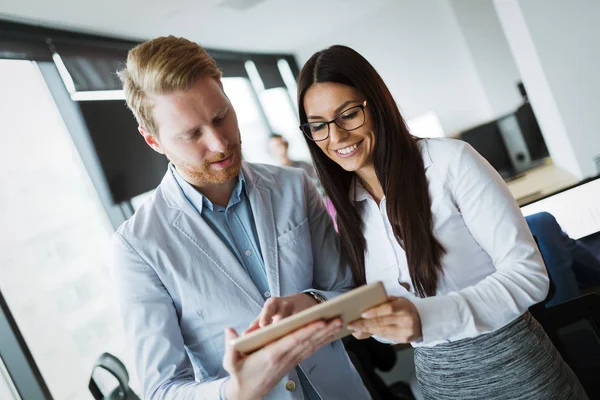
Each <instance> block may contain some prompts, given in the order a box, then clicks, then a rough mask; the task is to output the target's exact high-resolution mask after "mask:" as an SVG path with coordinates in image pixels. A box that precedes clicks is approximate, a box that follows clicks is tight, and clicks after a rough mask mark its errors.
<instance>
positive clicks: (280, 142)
mask: <svg viewBox="0 0 600 400" xmlns="http://www.w3.org/2000/svg"><path fill="white" fill-rule="evenodd" d="M269 152H270V153H271V156H272V157H273V158H274V159H275V162H276V163H277V165H281V166H282V167H294V168H300V169H302V170H304V172H306V174H307V175H308V176H309V178H311V179H313V180H315V181H317V173H316V172H315V169H314V168H313V166H312V165H310V164H309V163H307V162H306V161H300V160H298V161H296V160H292V159H290V157H289V154H288V152H289V143H288V141H287V140H285V138H284V137H283V136H281V135H280V134H278V133H272V134H271V136H270V137H269Z"/></svg>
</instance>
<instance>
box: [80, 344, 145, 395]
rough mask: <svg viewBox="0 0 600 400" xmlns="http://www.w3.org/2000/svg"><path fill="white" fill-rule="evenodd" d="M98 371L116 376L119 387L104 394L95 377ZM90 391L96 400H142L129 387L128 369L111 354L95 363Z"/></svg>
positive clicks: (105, 354) (89, 386) (103, 355)
mask: <svg viewBox="0 0 600 400" xmlns="http://www.w3.org/2000/svg"><path fill="white" fill-rule="evenodd" d="M97 369H103V370H105V371H108V372H109V373H110V374H111V375H112V376H114V377H115V378H116V379H117V381H118V382H119V385H118V386H117V387H116V388H115V389H113V390H112V391H110V392H109V393H107V394H104V393H102V391H101V390H100V387H99V385H98V384H99V382H97V380H96V378H95V377H94V372H95V371H96V370H97ZM88 389H90V392H92V396H94V399H95V400H140V398H139V397H138V396H137V395H136V394H135V393H134V392H133V391H132V390H131V388H130V387H129V374H128V373H127V368H125V365H123V363H122V362H121V360H119V359H118V358H117V357H115V356H113V355H112V354H110V353H104V354H102V355H101V356H100V357H98V359H97V360H96V362H95V363H94V367H93V368H92V374H91V377H90V382H89V384H88Z"/></svg>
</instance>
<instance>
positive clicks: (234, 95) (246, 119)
mask: <svg viewBox="0 0 600 400" xmlns="http://www.w3.org/2000/svg"><path fill="white" fill-rule="evenodd" d="M223 88H224V90H225V93H226V94H227V97H229V99H230V100H231V104H232V105H233V108H234V109H235V112H236V114H237V118H238V124H239V126H240V132H241V136H242V154H243V157H244V160H246V161H250V162H258V163H265V162H270V157H269V155H268V151H267V150H268V140H269V134H270V132H269V127H268V126H267V124H266V123H265V120H264V117H263V114H262V111H261V109H260V108H259V105H258V103H257V101H256V96H255V94H254V91H253V90H252V85H251V84H250V81H249V80H248V79H246V78H223Z"/></svg>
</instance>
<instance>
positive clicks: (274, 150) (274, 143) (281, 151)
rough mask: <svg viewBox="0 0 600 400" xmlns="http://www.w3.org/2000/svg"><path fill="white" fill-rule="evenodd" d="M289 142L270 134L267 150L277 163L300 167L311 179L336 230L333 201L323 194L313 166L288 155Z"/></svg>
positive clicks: (275, 134) (279, 136)
mask: <svg viewBox="0 0 600 400" xmlns="http://www.w3.org/2000/svg"><path fill="white" fill-rule="evenodd" d="M288 150H289V144H288V141H287V140H285V138H284V137H283V136H281V135H279V134H277V133H273V134H271V137H270V138H269V151H270V152H271V156H273V158H274V159H275V160H276V161H277V163H278V165H282V166H286V167H294V168H300V169H302V170H304V171H305V172H306V174H307V175H308V176H309V178H311V179H312V180H313V182H314V183H315V186H316V187H317V190H318V191H319V194H320V195H321V196H322V197H323V203H324V204H325V208H326V209H327V213H328V214H329V216H330V217H331V220H332V221H333V225H334V228H335V230H336V231H337V223H336V222H335V208H334V207H333V203H332V202H331V199H330V198H329V197H327V195H326V194H325V190H324V189H323V186H321V183H320V182H319V179H318V178H317V173H316V171H315V169H314V167H313V166H312V165H311V164H309V163H307V162H306V161H293V160H291V159H290V158H289V156H288Z"/></svg>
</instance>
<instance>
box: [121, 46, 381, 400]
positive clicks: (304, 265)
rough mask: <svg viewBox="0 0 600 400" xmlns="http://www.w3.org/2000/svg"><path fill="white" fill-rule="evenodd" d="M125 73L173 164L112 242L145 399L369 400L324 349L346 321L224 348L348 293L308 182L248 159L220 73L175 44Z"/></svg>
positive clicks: (147, 126) (131, 98) (138, 107)
mask: <svg viewBox="0 0 600 400" xmlns="http://www.w3.org/2000/svg"><path fill="white" fill-rule="evenodd" d="M119 76H120V78H121V80H122V82H123V89H124V91H125V94H126V99H127V104H128V106H129V107H130V109H131V110H132V112H133V114H134V115H135V117H136V119H137V121H138V123H139V132H140V133H141V134H142V136H143V137H144V139H145V141H146V143H147V144H148V145H149V146H150V147H151V148H152V149H153V150H155V151H157V152H159V153H161V154H164V155H165V156H166V157H167V158H168V159H169V160H170V161H171V162H170V164H169V168H168V171H167V172H166V174H165V177H164V179H163V181H162V182H161V184H160V185H159V187H158V188H157V190H156V193H155V195H154V196H153V197H152V198H151V199H150V200H149V201H148V202H147V203H146V204H144V205H143V206H142V207H141V208H140V209H139V210H138V211H137V212H136V214H135V215H134V216H133V217H132V218H131V219H129V220H128V221H127V222H125V223H124V224H123V225H122V226H121V227H120V228H119V229H118V230H117V232H116V233H115V235H114V236H113V242H112V254H113V260H114V262H113V276H114V279H115V282H116V285H117V291H118V294H119V296H118V297H119V302H120V307H121V310H122V315H123V321H124V326H125V331H126V334H127V336H128V338H129V340H130V341H131V343H132V346H133V350H134V353H135V364H136V365H135V366H136V370H137V373H138V375H139V377H140V379H141V381H142V383H143V391H144V393H143V397H144V398H145V399H163V398H168V399H173V398H177V399H179V398H185V399H219V398H222V399H223V398H226V399H228V400H234V399H259V398H267V399H309V400H316V399H319V398H323V399H365V398H370V397H369V395H368V392H367V391H366V389H365V388H364V386H363V385H362V382H361V379H360V377H359V376H358V374H357V373H356V371H355V370H354V368H353V366H352V365H351V363H350V361H349V359H348V357H347V355H346V354H345V351H344V348H343V346H342V344H341V342H339V341H338V342H334V343H332V344H331V345H327V346H322V345H323V344H324V343H326V342H327V341H328V339H329V337H331V335H332V334H334V333H336V332H337V331H338V330H339V325H340V321H333V322H330V323H327V324H326V323H323V322H319V323H316V324H313V325H310V326H308V327H305V328H303V329H301V330H299V331H297V332H295V333H293V334H291V335H289V336H288V337H286V338H284V339H282V340H280V341H278V342H276V343H273V344H272V345H270V346H267V347H265V348H264V349H262V350H261V351H259V352H256V353H253V354H252V355H249V356H244V355H242V354H238V353H236V352H235V351H233V350H232V349H231V348H230V346H229V345H228V344H227V343H228V341H229V340H230V339H232V338H235V337H236V335H237V333H236V331H237V332H240V331H243V330H244V329H245V328H248V327H249V326H250V329H256V327H258V326H264V325H267V324H269V323H271V322H272V321H274V320H277V319H279V318H284V317H285V316H287V315H289V314H290V313H294V312H298V311H300V310H303V309H305V308H307V307H310V306H312V305H314V304H316V303H317V301H318V300H325V299H327V298H330V297H332V296H335V295H337V294H339V293H341V292H343V291H346V290H348V289H349V288H350V287H351V286H352V279H351V275H350V272H349V270H348V269H347V268H346V267H345V265H343V264H342V263H341V261H340V254H339V246H338V242H337V238H336V235H335V232H334V229H333V226H332V222H331V219H330V218H329V217H328V216H327V212H326V210H325V209H324V207H323V205H322V201H321V200H320V197H319V195H318V194H317V192H316V189H315V187H314V185H313V184H312V182H311V181H310V179H309V178H308V177H307V176H306V175H305V174H304V173H303V172H302V171H300V170H297V169H292V168H279V167H273V166H265V165H254V164H249V163H245V162H242V157H241V141H240V131H239V127H238V124H237V118H236V113H235V110H234V109H233V107H232V105H231V103H230V101H229V99H228V98H227V96H226V94H225V93H224V91H223V85H222V83H221V80H220V78H221V72H220V71H219V69H218V68H217V66H216V64H215V62H214V61H213V60H212V59H211V58H210V57H209V56H208V54H207V53H206V51H205V50H204V49H203V48H202V47H200V46H198V45H197V44H195V43H193V42H190V41H188V40H186V39H182V38H175V37H172V36H170V37H160V38H157V39H154V40H151V41H149V42H146V43H143V44H141V45H139V46H137V47H136V48H134V49H132V50H131V51H130V52H129V56H128V59H127V65H126V68H125V69H124V70H122V71H120V72H119ZM303 292H304V293H303ZM257 316H258V317H257ZM253 321H254V322H253ZM231 328H233V329H231ZM321 346H322V347H321Z"/></svg>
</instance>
